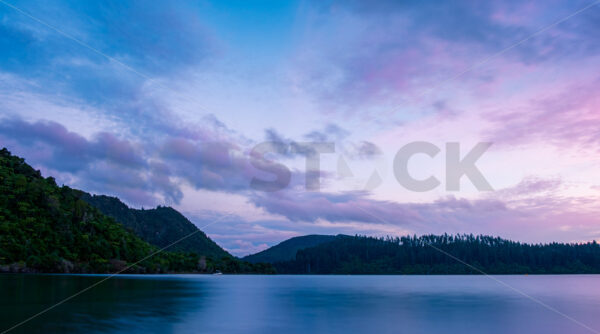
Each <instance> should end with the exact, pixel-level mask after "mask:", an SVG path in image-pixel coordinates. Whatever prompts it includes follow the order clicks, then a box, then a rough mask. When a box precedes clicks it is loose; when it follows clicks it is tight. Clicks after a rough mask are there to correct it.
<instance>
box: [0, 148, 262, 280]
mask: <svg viewBox="0 0 600 334" xmlns="http://www.w3.org/2000/svg"><path fill="white" fill-rule="evenodd" d="M80 197H81V191H78V190H75V189H71V188H69V187H67V186H62V187H59V186H57V185H56V182H55V180H54V179H53V178H51V177H48V178H44V177H42V175H41V174H40V172H39V171H37V170H35V169H33V168H32V167H31V166H29V165H28V164H26V163H25V161H24V160H23V159H22V158H19V157H16V156H13V155H11V154H10V152H9V151H8V150H6V149H2V150H0V272H7V271H8V272H88V273H89V272H94V273H103V272H117V271H120V270H122V269H125V268H127V267H128V266H129V265H133V264H135V265H133V266H132V267H131V268H130V269H128V270H127V271H126V272H136V273H148V272H173V271H175V272H208V273H210V272H213V271H215V270H220V271H222V272H225V273H272V272H273V269H272V267H271V266H270V265H264V264H250V263H247V262H242V261H239V260H237V259H235V258H233V257H231V256H225V257H222V258H215V257H212V256H207V257H206V258H204V257H201V256H199V255H198V254H195V253H183V252H171V251H168V252H160V253H158V254H156V255H154V256H150V257H149V255H151V254H153V253H155V252H156V251H157V250H158V249H159V248H158V247H156V246H153V245H150V244H149V243H147V242H145V241H143V240H142V239H140V238H139V237H138V236H136V235H135V234H134V233H132V232H130V231H128V230H127V229H126V228H125V227H124V226H123V225H121V224H120V223H118V222H116V221H115V220H114V219H113V218H111V217H108V216H106V215H104V214H103V213H102V212H100V211H99V210H98V209H96V208H95V207H93V206H91V205H89V204H88V203H86V202H85V201H84V200H82V199H81V198H80ZM158 211H159V212H160V213H162V212H166V216H173V215H174V214H173V212H172V211H174V210H172V211H170V210H169V209H167V208H164V210H162V208H161V210H158ZM216 253H218V251H217V252H216ZM225 254H226V253H225ZM141 260H143V261H141ZM138 261H141V262H139V263H137V262H138ZM136 263H137V264H136Z"/></svg>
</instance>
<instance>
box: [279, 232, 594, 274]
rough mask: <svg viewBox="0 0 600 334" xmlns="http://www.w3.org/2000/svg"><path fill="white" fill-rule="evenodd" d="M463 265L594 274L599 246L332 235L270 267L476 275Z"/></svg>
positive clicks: (478, 238)
mask: <svg viewBox="0 0 600 334" xmlns="http://www.w3.org/2000/svg"><path fill="white" fill-rule="evenodd" d="M448 254H451V255H452V256H449V255H448ZM453 257H455V258H453ZM456 259H460V261H463V262H459V261H457V260H456ZM465 263H468V264H470V265H472V266H473V267H475V268H478V269H479V270H481V271H483V272H485V273H488V274H526V273H530V274H567V273H569V274H585V273H589V274H592V273H593V274H597V273H600V246H599V245H598V244H597V243H596V242H595V241H594V242H590V243H585V244H560V243H551V244H535V245H531V244H524V243H519V242H514V241H510V240H505V239H501V238H496V237H489V236H473V235H456V236H452V235H440V236H435V235H427V236H422V237H418V238H417V237H402V238H387V239H378V238H372V237H360V236H356V237H350V236H338V237H337V238H336V239H335V240H333V241H330V242H327V243H322V244H320V245H317V246H314V247H310V248H305V249H301V250H299V251H298V253H297V254H296V257H295V259H294V260H290V261H285V262H278V263H275V264H274V266H275V268H276V269H277V272H278V273H280V274H481V273H482V272H481V271H478V270H475V269H473V267H469V266H467V265H465Z"/></svg>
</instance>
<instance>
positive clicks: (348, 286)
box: [0, 274, 600, 334]
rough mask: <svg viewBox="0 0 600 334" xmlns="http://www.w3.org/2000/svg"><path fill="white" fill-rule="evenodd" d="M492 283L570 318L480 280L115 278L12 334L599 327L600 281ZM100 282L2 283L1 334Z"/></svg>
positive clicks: (25, 279) (59, 278)
mask: <svg viewBox="0 0 600 334" xmlns="http://www.w3.org/2000/svg"><path fill="white" fill-rule="evenodd" d="M495 277H496V278H497V279H499V280H501V281H502V282H504V283H506V284H507V285H508V286H510V287H512V288H514V289H517V290H519V291H521V292H523V293H525V294H527V295H528V296H530V297H532V298H534V299H536V300H537V301H539V302H541V303H544V304H545V305H547V306H548V307H552V308H554V309H555V310H556V311H557V312H560V313H562V314H563V315H560V314H558V313H557V312H555V311H552V310H549V309H548V308H546V307H545V306H542V305H541V304H540V303H538V302H536V301H533V300H531V299H529V298H527V297H524V296H523V295H522V294H520V293H519V292H516V291H515V290H513V289H511V288H510V287H507V286H505V285H502V284H500V283H498V282H496V281H494V280H493V279H491V278H489V277H485V276H235V275H232V276H230V275H220V276H212V275H139V276H138V275H120V276H118V277H114V278H111V279H109V280H107V281H105V282H103V283H101V284H99V285H98V286H96V287H94V288H93V289H91V290H89V291H87V292H85V293H83V294H81V295H79V296H77V297H75V298H73V299H71V300H70V301H68V302H66V303H64V304H62V305H60V306H58V307H56V308H54V309H52V310H50V311H48V312H47V313H45V314H43V315H41V316H39V317H37V318H35V319H33V320H31V321H30V322H28V323H26V324H24V325H22V326H20V327H18V328H16V329H14V330H12V331H10V333H66V332H68V333H286V334H292V333H302V334H306V333H345V334H349V333H594V330H599V329H600V276H596V275H565V276H495ZM103 278H105V276H102V275H16V274H6V275H0V296H1V297H0V303H1V304H0V325H1V326H0V332H2V331H4V330H6V329H8V328H9V327H11V326H13V325H14V324H16V323H18V322H20V321H22V320H24V319H26V318H28V317H30V316H31V315H33V314H36V313H38V312H39V311H41V310H43V309H45V308H47V307H49V306H51V305H52V304H53V303H56V302H58V301H60V300H61V299H64V298H66V297H68V296H70V295H72V294H73V293H75V292H77V291H79V290H81V289H83V288H85V287H87V286H89V285H91V284H93V283H95V282H97V281H99V280H101V279H103ZM567 316H568V317H572V319H569V318H567ZM575 321H578V322H580V323H579V324H578V323H576V322H575ZM584 325H585V326H589V327H590V328H591V329H587V328H585V327H584Z"/></svg>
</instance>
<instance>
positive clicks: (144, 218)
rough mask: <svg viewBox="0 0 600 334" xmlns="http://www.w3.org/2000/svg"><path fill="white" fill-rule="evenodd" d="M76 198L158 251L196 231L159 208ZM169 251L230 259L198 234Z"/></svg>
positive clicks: (85, 196)
mask: <svg viewBox="0 0 600 334" xmlns="http://www.w3.org/2000/svg"><path fill="white" fill-rule="evenodd" d="M79 196H80V197H81V199H83V200H84V201H86V202H87V203H89V204H91V205H92V206H94V207H96V208H98V209H99V210H100V211H101V212H102V213H104V214H105V215H107V216H109V217H112V218H114V219H115V220H116V221H118V222H119V223H121V224H123V225H124V226H125V227H126V228H128V229H131V230H132V231H133V232H134V233H135V234H136V235H137V236H139V237H140V238H142V239H143V240H145V241H146V242H148V243H150V244H152V245H155V246H158V247H160V248H162V247H166V246H168V245H170V244H172V243H173V242H175V241H177V240H179V239H181V238H183V237H185V236H187V235H190V234H191V233H194V232H196V231H198V228H197V227H196V225H194V224H193V223H192V222H190V221H189V220H188V219H187V218H185V217H184V216H183V215H182V214H181V213H179V212H178V211H177V210H175V209H173V208H171V207H161V206H159V207H157V208H156V209H150V210H137V209H131V208H129V207H128V206H127V205H125V203H123V202H121V200H119V199H118V198H116V197H109V196H104V195H93V196H92V195H90V194H88V193H85V192H81V193H80V194H79ZM169 250H170V251H179V252H192V253H196V254H198V255H204V256H210V257H213V258H216V259H220V258H222V257H232V256H231V255H230V254H229V253H227V252H226V251H225V250H223V248H221V247H220V246H219V245H217V244H216V243H215V242H214V241H212V240H211V239H210V238H209V237H208V236H207V235H206V234H205V233H204V232H202V231H199V232H196V234H194V235H192V236H191V237H189V238H186V239H184V240H182V241H181V242H178V243H177V244H175V245H173V246H172V247H170V248H169Z"/></svg>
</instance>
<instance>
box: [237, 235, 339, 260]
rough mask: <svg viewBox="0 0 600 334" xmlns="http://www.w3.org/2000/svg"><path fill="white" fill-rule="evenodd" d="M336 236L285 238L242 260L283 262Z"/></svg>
mask: <svg viewBox="0 0 600 334" xmlns="http://www.w3.org/2000/svg"><path fill="white" fill-rule="evenodd" d="M335 238H336V236H333V235H318V234H311V235H304V236H300V237H294V238H291V239H288V240H285V241H283V242H281V243H279V244H277V245H275V246H273V247H270V248H268V249H265V250H264V251H262V252H259V253H256V254H252V255H248V256H246V257H244V258H243V260H245V261H248V262H252V263H258V262H267V263H275V262H283V261H289V260H293V259H294V258H296V253H297V252H298V251H299V250H301V249H304V248H309V247H313V246H316V245H320V244H322V243H325V242H329V241H333V240H334V239H335Z"/></svg>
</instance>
